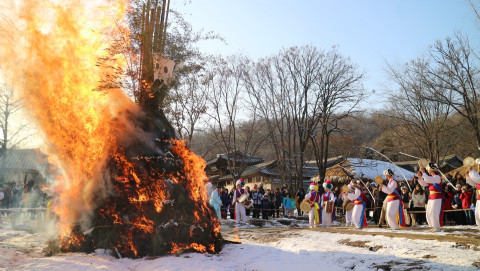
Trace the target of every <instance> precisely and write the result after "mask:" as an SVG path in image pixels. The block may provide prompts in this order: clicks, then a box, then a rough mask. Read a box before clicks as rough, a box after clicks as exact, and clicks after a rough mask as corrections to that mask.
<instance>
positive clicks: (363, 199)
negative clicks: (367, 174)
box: [347, 181, 367, 229]
mask: <svg viewBox="0 0 480 271" xmlns="http://www.w3.org/2000/svg"><path fill="white" fill-rule="evenodd" d="M348 188H349V193H348V194H347V198H348V199H349V200H351V201H353V204H355V206H354V207H353V210H352V222H353V225H354V226H355V228H357V229H361V228H364V227H366V226H367V215H366V213H365V212H366V210H367V196H365V194H364V193H363V192H362V190H361V189H360V188H359V187H357V186H356V184H355V182H354V181H351V182H350V184H349V185H348ZM354 191H355V192H354Z"/></svg>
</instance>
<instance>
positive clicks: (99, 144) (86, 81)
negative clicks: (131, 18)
mask: <svg viewBox="0 0 480 271" xmlns="http://www.w3.org/2000/svg"><path fill="white" fill-rule="evenodd" d="M6 2H7V5H10V6H9V8H8V9H7V10H6V11H5V12H6V14H5V15H6V16H7V17H8V18H10V20H11V21H12V22H18V24H17V25H16V27H17V28H18V29H15V35H12V37H11V39H10V40H9V41H8V42H7V43H4V44H2V47H0V60H1V63H2V64H3V68H4V69H2V72H3V73H4V74H3V76H4V78H6V79H7V80H9V79H10V80H13V79H15V80H14V81H13V82H12V83H13V85H14V87H15V88H16V89H17V90H18V91H19V92H20V94H21V95H22V96H24V97H25V100H26V102H27V104H28V105H29V108H28V109H29V110H30V113H31V114H32V115H33V116H35V119H36V122H37V124H38V126H39V127H40V128H41V130H42V132H43V135H44V137H45V139H46V146H45V148H46V150H45V151H47V152H48V153H49V154H50V156H53V159H54V160H55V161H57V165H58V167H59V168H61V170H62V171H63V176H60V177H58V178H57V179H56V185H55V187H54V189H55V194H56V200H55V202H54V206H53V210H54V212H55V213H56V214H57V216H58V219H59V221H58V227H59V231H60V236H61V245H62V246H63V247H66V248H68V247H70V246H74V247H75V246H77V247H78V246H79V245H80V244H81V243H82V242H84V241H85V239H84V238H83V237H82V236H80V235H75V234H73V235H72V234H71V233H72V230H73V228H72V227H73V225H78V223H79V222H89V221H90V218H91V215H92V213H93V211H94V210H95V209H96V208H97V207H99V206H97V204H98V203H99V202H101V201H102V200H105V201H106V200H107V198H108V197H107V195H110V194H116V195H117V194H122V193H123V195H127V196H128V202H129V203H131V205H132V206H133V207H132V209H133V210H130V209H129V210H130V211H131V212H137V211H139V210H141V209H142V208H143V206H144V205H145V204H147V203H150V204H153V206H154V209H155V212H157V213H160V212H161V211H162V210H163V208H164V204H165V202H166V200H167V199H168V198H169V195H168V193H167V192H166V187H165V183H164V181H160V180H165V179H168V180H171V181H172V182H174V183H182V184H183V185H184V186H185V188H186V189H187V190H188V191H189V194H188V196H189V198H190V199H191V200H192V201H193V202H194V204H195V208H194V210H195V211H194V217H195V219H194V220H195V221H194V223H195V226H196V227H200V228H207V226H208V225H207V224H206V223H205V222H203V224H202V225H200V223H201V217H200V216H201V214H202V213H209V212H211V211H210V209H209V207H208V206H207V203H206V199H207V197H206V191H205V188H204V185H203V181H204V180H206V179H207V178H206V175H205V171H204V168H205V161H204V160H203V159H201V158H200V157H198V156H196V155H195V154H194V153H193V152H191V151H190V150H188V149H187V148H186V146H185V143H184V142H183V141H180V140H173V142H171V143H172V151H173V152H174V153H175V154H176V155H178V156H179V157H180V158H181V159H182V161H183V163H184V166H183V167H182V172H179V173H171V174H170V173H169V174H163V173H160V172H156V171H152V172H149V174H148V175H147V174H145V173H143V172H142V171H140V170H138V168H136V167H135V163H133V162H132V161H131V159H130V158H129V157H127V156H126V154H125V150H124V149H122V147H121V144H119V142H121V141H122V140H124V139H123V138H122V135H123V134H131V135H132V134H136V133H135V132H134V129H136V128H135V127H131V125H130V124H129V123H128V120H126V117H124V112H126V111H129V112H139V111H140V109H139V108H138V107H137V106H136V105H135V104H134V103H133V102H132V101H131V100H130V99H129V98H127V97H126V96H125V95H124V94H123V93H122V91H121V90H120V89H119V88H109V89H105V84H103V82H104V81H105V80H107V79H108V78H114V77H115V74H114V73H115V71H117V70H118V69H121V68H123V66H124V65H125V61H124V60H123V59H122V57H121V56H119V55H111V53H110V52H109V50H107V49H109V48H112V47H114V45H118V44H114V42H115V41H116V40H118V39H117V37H119V36H121V35H125V31H127V30H126V29H127V28H126V24H125V22H123V18H124V16H125V13H126V12H127V3H128V1H127V0H104V1H102V0H61V1H60V0H24V1H21V2H19V1H14V0H7V1H6ZM8 27H10V26H9V25H8V24H6V23H5V22H3V23H2V22H1V21H0V29H1V28H3V30H5V29H6V28H8ZM105 59H107V60H108V61H104V60H105ZM100 60H102V61H100ZM109 87H111V85H109ZM111 157H113V160H114V163H115V166H117V167H118V169H119V170H120V171H121V172H119V174H117V175H112V176H110V175H108V176H107V177H105V176H104V174H103V172H104V171H105V169H106V168H107V167H108V165H106V163H107V161H108V162H110V160H108V159H109V158H111ZM141 159H144V160H147V158H143V157H142V158H141ZM110 178H111V179H110ZM119 183H120V184H122V186H121V187H122V188H124V189H127V190H128V191H129V192H128V193H126V192H125V191H118V189H119V188H118V186H116V185H112V184H119ZM108 204H109V205H108V206H105V207H104V208H103V207H102V208H101V209H100V210H98V213H99V214H100V216H102V217H103V218H105V219H106V220H109V221H111V222H112V223H113V224H114V225H115V226H117V225H129V226H131V228H129V229H128V230H127V231H126V232H123V234H124V236H122V240H121V243H120V241H119V243H118V244H117V245H116V247H118V248H120V250H121V252H128V251H130V252H133V254H134V255H135V256H136V255H138V253H139V251H138V247H137V246H136V244H135V243H134V240H133V238H134V237H133V236H134V235H135V234H138V232H140V233H141V234H143V235H144V236H148V235H147V233H149V234H151V233H153V232H154V231H155V230H156V229H155V224H154V222H153V218H151V217H150V218H149V217H145V216H143V215H140V216H130V217H128V216H123V215H119V213H118V212H116V211H117V210H116V208H117V207H118V206H117V205H116V202H114V201H112V202H108ZM214 219H215V222H214V231H213V233H212V234H213V235H215V236H218V235H219V233H220V224H219V222H218V221H217V220H216V218H214ZM81 224H82V225H83V224H85V223H81ZM86 226H87V227H88V225H86ZM191 236H192V237H193V232H191ZM122 246H123V247H122ZM171 247H172V251H174V250H175V248H177V249H184V250H185V249H187V250H188V249H192V250H195V251H199V252H206V251H209V252H214V248H215V247H214V246H213V245H209V246H208V248H207V247H206V246H204V245H202V244H197V243H194V242H191V243H187V244H173V243H172V245H171ZM177 251H178V250H177Z"/></svg>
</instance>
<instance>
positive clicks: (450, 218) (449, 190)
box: [443, 184, 455, 225]
mask: <svg viewBox="0 0 480 271" xmlns="http://www.w3.org/2000/svg"><path fill="white" fill-rule="evenodd" d="M444 194H445V201H444V202H443V210H444V211H446V210H453V207H452V200H453V187H452V186H451V185H449V184H448V185H446V186H445V192H444ZM443 216H444V223H443V224H444V225H453V224H454V221H455V214H454V213H453V212H445V213H444V215H443Z"/></svg>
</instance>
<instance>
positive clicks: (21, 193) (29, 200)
mask: <svg viewBox="0 0 480 271" xmlns="http://www.w3.org/2000/svg"><path fill="white" fill-rule="evenodd" d="M47 201H48V196H47V195H46V193H45V192H43V191H42V190H41V189H40V186H38V185H34V183H33V182H30V183H27V184H25V185H21V184H20V183H16V184H13V183H6V184H3V183H2V182H0V206H1V208H2V209H10V208H36V207H44V206H45V205H46V203H47Z"/></svg>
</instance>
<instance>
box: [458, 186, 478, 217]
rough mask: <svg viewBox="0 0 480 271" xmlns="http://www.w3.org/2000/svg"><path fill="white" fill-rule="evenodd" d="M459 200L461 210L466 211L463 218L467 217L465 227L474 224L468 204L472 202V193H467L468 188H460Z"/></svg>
mask: <svg viewBox="0 0 480 271" xmlns="http://www.w3.org/2000/svg"><path fill="white" fill-rule="evenodd" d="M460 199H461V200H462V208H463V209H468V210H465V216H466V217H467V225H473V224H474V222H475V221H474V214H473V212H472V210H470V203H471V202H472V191H468V187H467V186H466V185H464V186H463V187H462V194H460Z"/></svg>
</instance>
